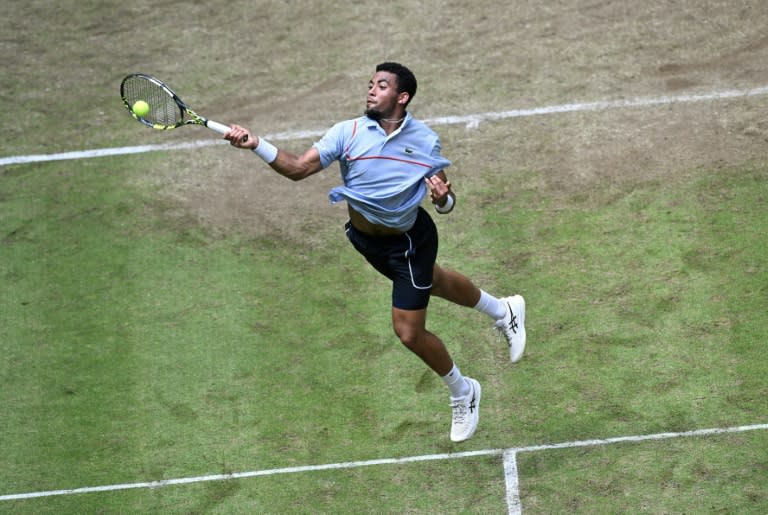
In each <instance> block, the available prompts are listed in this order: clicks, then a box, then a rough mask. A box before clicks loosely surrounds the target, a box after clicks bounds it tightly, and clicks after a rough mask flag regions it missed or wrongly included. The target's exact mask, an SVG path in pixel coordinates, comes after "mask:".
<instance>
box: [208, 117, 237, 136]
mask: <svg viewBox="0 0 768 515" xmlns="http://www.w3.org/2000/svg"><path fill="white" fill-rule="evenodd" d="M205 126H206V127H208V128H209V129H211V130H214V131H216V132H218V133H221V134H226V133H228V132H229V131H230V130H231V129H230V128H229V126H227V125H224V124H223V123H219V122H214V121H213V120H208V121H206V122H205Z"/></svg>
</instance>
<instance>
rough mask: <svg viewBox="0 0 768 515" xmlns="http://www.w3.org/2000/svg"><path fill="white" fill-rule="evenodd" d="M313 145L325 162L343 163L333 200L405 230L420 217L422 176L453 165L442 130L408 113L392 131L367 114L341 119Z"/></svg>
mask: <svg viewBox="0 0 768 515" xmlns="http://www.w3.org/2000/svg"><path fill="white" fill-rule="evenodd" d="M314 147H315V148H316V149H317V150H318V152H320V163H321V164H322V166H323V168H327V167H328V166H330V165H331V163H332V162H333V161H338V162H339V167H340V168H341V178H342V180H343V181H344V185H343V186H337V187H335V188H333V189H332V190H331V191H330V192H329V193H328V198H329V199H330V201H331V203H332V204H335V203H337V202H340V201H342V200H346V201H347V202H348V203H349V204H350V206H352V208H354V210H355V211H357V212H359V213H360V214H362V215H363V216H364V217H365V218H366V219H368V221H370V222H371V223H374V224H379V225H384V226H387V227H393V228H395V229H399V230H401V231H407V230H408V229H410V228H411V227H412V226H413V224H414V222H415V221H416V215H417V213H418V208H419V205H420V204H421V201H422V199H423V198H424V195H426V193H427V186H426V184H424V178H425V177H431V176H432V175H434V174H436V173H437V172H439V171H440V170H442V169H444V168H447V167H448V166H450V165H451V162H450V161H449V160H448V159H445V158H444V157H443V156H441V155H440V138H439V137H438V135H437V134H436V133H435V132H434V131H433V130H432V129H430V128H429V127H427V125H426V124H424V123H423V122H420V121H419V120H416V119H415V118H413V117H412V116H411V114H410V113H407V114H406V116H405V120H403V124H402V125H401V126H400V127H399V128H398V129H397V130H396V131H394V132H393V133H392V134H390V135H389V136H387V134H386V133H385V132H384V129H382V128H381V126H379V124H378V123H377V122H376V121H374V120H371V119H370V118H368V117H367V116H361V117H360V118H355V119H352V120H347V121H344V122H340V123H337V124H336V125H334V126H333V127H331V129H330V130H329V131H328V132H327V133H326V134H325V135H324V136H323V137H322V138H321V139H320V140H319V141H317V142H316V143H315V144H314Z"/></svg>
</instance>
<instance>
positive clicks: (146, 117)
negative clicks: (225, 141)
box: [120, 73, 230, 134]
mask: <svg viewBox="0 0 768 515" xmlns="http://www.w3.org/2000/svg"><path fill="white" fill-rule="evenodd" d="M120 96H121V97H123V103H124V104H125V108H126V109H128V112H129V113H131V115H132V116H133V117H134V118H135V119H136V120H138V121H140V122H141V123H143V124H144V125H146V126H148V127H152V128H153V129H160V130H171V129H175V128H176V127H181V126H182V125H202V126H203V127H208V128H209V129H211V130H214V131H216V132H218V133H221V134H226V133H227V132H229V130H230V128H229V127H228V126H226V125H224V124H222V123H219V122H214V121H213V120H209V119H208V118H206V117H205V116H201V115H199V114H197V113H196V112H194V111H193V110H192V109H190V108H189V107H188V106H187V104H185V103H184V102H183V101H182V100H181V99H180V98H179V96H178V95H177V94H176V93H174V92H173V90H172V89H171V88H169V87H168V85H167V84H165V83H164V82H163V81H161V80H160V79H157V78H155V77H152V76H151V75H147V74H144V73H132V74H131V75H128V76H127V77H126V78H124V79H123V82H122V83H121V84H120Z"/></svg>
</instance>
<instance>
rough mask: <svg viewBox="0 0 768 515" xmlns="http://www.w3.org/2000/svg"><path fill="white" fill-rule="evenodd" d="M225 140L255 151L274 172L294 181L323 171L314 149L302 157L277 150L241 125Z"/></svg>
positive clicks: (238, 146)
mask: <svg viewBox="0 0 768 515" xmlns="http://www.w3.org/2000/svg"><path fill="white" fill-rule="evenodd" d="M224 139H225V140H227V141H229V143H230V144H231V145H232V146H233V147H237V148H245V149H249V150H252V151H254V152H255V153H256V154H257V155H259V156H260V157H261V158H262V159H264V160H265V161H267V164H269V166H270V167H272V169H273V170H274V171H276V172H277V173H279V174H280V175H282V176H283V177H287V178H288V179H291V180H292V181H300V180H302V179H305V178H307V177H309V176H310V175H312V174H314V173H317V172H319V171H320V170H322V169H323V166H322V164H321V163H320V153H319V152H318V151H317V149H316V148H314V147H310V148H309V149H308V150H307V151H306V152H304V153H303V154H301V155H296V154H293V153H291V152H288V151H286V150H282V149H277V148H275V146H274V145H272V144H270V143H269V142H267V141H265V140H263V139H261V138H259V137H257V136H254V135H253V133H251V131H250V130H248V129H246V128H245V127H241V126H240V125H232V129H231V130H230V131H229V132H228V133H226V134H225V135H224ZM260 145H261V146H260Z"/></svg>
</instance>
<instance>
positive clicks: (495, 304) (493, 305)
mask: <svg viewBox="0 0 768 515" xmlns="http://www.w3.org/2000/svg"><path fill="white" fill-rule="evenodd" d="M475 309H476V310H478V311H479V312H480V313H485V314H486V315H488V316H489V317H491V318H493V319H494V320H500V319H502V318H504V315H506V314H507V306H506V305H504V301H502V300H501V299H497V298H496V297H494V296H493V295H490V294H488V293H486V292H484V291H483V290H480V300H479V301H478V302H477V306H475Z"/></svg>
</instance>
